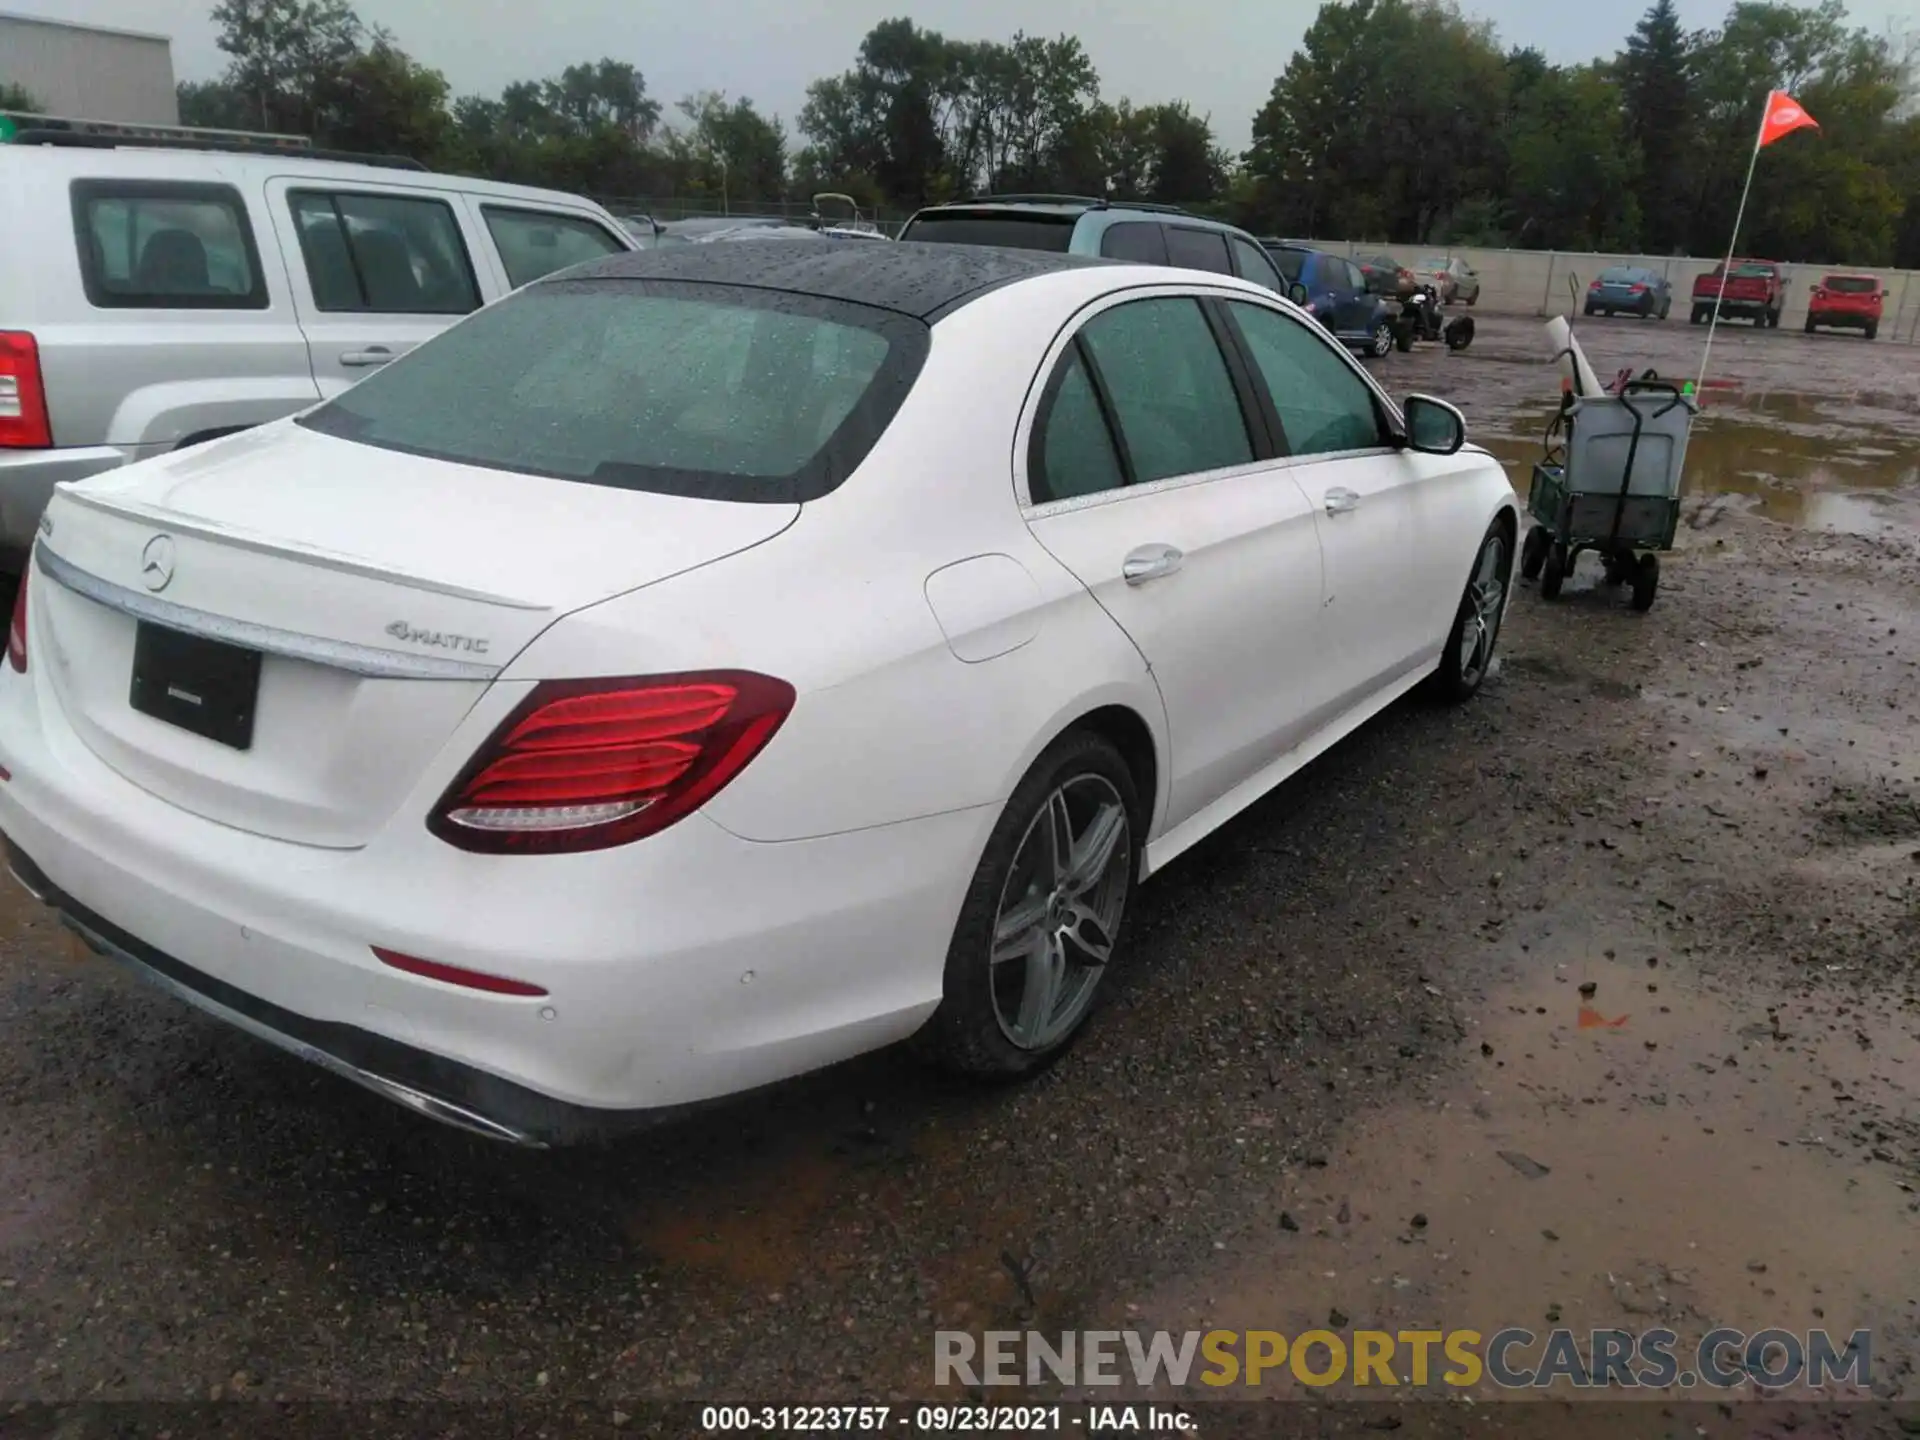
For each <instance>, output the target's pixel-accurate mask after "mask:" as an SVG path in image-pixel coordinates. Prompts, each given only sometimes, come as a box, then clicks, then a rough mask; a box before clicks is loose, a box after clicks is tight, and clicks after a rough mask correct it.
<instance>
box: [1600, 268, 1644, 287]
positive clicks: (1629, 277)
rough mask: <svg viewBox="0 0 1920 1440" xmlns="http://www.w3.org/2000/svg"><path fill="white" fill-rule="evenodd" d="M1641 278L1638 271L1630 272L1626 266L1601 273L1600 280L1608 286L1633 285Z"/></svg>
mask: <svg viewBox="0 0 1920 1440" xmlns="http://www.w3.org/2000/svg"><path fill="white" fill-rule="evenodd" d="M1639 278H1640V272H1639V271H1638V270H1629V269H1628V268H1627V267H1626V266H1624V265H1616V266H1614V267H1613V268H1612V269H1611V270H1602V271H1601V272H1600V279H1601V280H1602V281H1603V282H1604V283H1606V284H1608V285H1631V284H1632V283H1633V282H1634V281H1636V280H1638V279H1639Z"/></svg>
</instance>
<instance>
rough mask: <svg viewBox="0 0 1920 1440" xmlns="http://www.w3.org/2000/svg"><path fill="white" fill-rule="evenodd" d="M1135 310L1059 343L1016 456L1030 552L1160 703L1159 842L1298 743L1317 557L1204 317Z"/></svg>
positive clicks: (1166, 309) (1161, 308)
mask: <svg viewBox="0 0 1920 1440" xmlns="http://www.w3.org/2000/svg"><path fill="white" fill-rule="evenodd" d="M1222 249H1223V252H1224V246H1223V247H1222ZM1139 295H1140V292H1138V291H1134V292H1128V295H1127V297H1124V298H1117V299H1116V300H1110V301H1108V302H1105V303H1104V304H1102V305H1101V306H1100V307H1098V308H1097V309H1096V310H1094V311H1093V313H1091V314H1090V315H1089V316H1087V318H1086V319H1085V320H1084V322H1083V323H1082V324H1081V325H1080V326H1079V327H1078V330H1077V332H1076V334H1074V335H1073V336H1071V337H1069V338H1067V339H1065V340H1063V342H1062V347H1063V348H1062V349H1061V350H1059V351H1058V352H1056V357H1055V359H1054V360H1053V361H1052V362H1051V367H1052V368H1051V369H1050V371H1049V372H1048V373H1049V378H1048V380H1047V383H1046V385H1045V387H1044V389H1043V390H1042V392H1041V396H1040V400H1039V403H1038V406H1037V409H1036V412H1035V414H1034V418H1033V420H1032V421H1031V423H1030V426H1029V427H1028V429H1027V430H1026V431H1025V434H1026V435H1027V437H1028V439H1027V443H1026V444H1025V445H1024V446H1023V447H1022V449H1021V451H1020V453H1021V454H1023V455H1024V456H1025V457H1026V470H1027V487H1028V495H1029V499H1030V500H1031V501H1032V502H1033V508H1032V509H1030V510H1029V512H1028V521H1029V524H1030V525H1031V526H1032V529H1033V533H1034V535H1035V537H1036V538H1037V539H1038V540H1039V541H1040V543H1041V544H1042V545H1044V546H1045V547H1046V548H1047V549H1048V550H1049V551H1050V552H1051V553H1052V554H1053V555H1054V556H1055V557H1056V558H1057V559H1058V560H1059V561H1060V562H1061V564H1063V565H1065V566H1066V567H1067V569H1069V570H1071V571H1072V572H1073V573H1074V575H1076V576H1077V577H1078V578H1079V579H1080V581H1081V583H1082V584H1084V585H1085V586H1086V587H1087V588H1088V590H1090V591H1091V592H1092V593H1093V596H1094V598H1095V599H1096V600H1098V601H1099V602H1100V604H1101V605H1102V606H1103V607H1104V608H1105V609H1106V611H1107V613H1108V614H1110V615H1111V616H1113V618H1114V620H1115V621H1116V622H1117V623H1118V624H1119V625H1120V627H1121V628H1122V629H1123V630H1125V631H1126V632H1127V634H1128V636H1129V637H1130V638H1131V639H1132V640H1133V642H1134V644H1135V645H1136V646H1138V647H1139V649H1140V652H1141V653H1142V654H1143V655H1144V656H1145V657H1146V661H1147V664H1148V666H1149V667H1150V668H1151V670H1152V672H1153V677H1154V680H1155V682H1156V683H1157V684H1158V685H1159V687H1160V692H1161V696H1162V698H1163V699H1164V701H1165V703H1166V709H1167V718H1168V724H1169V733H1170V736H1171V744H1172V754H1171V757H1170V799H1169V809H1168V814H1167V824H1168V826H1169V827H1171V826H1175V825H1179V824H1180V823H1182V822H1183V821H1185V820H1187V819H1190V818H1191V817H1192V816H1193V815H1195V814H1196V813H1198V812H1199V811H1201V810H1203V809H1205V808H1206V806H1208V805H1209V804H1211V803H1213V802H1214V801H1216V800H1218V799H1220V798H1221V797H1222V796H1224V795H1225V794H1226V793H1227V792H1228V791H1230V790H1232V789H1233V788H1234V787H1235V786H1237V785H1239V784H1240V783H1241V782H1242V781H1244V780H1246V779H1248V778H1249V777H1250V776H1252V775H1254V774H1256V773H1257V772H1258V771H1260V770H1261V769H1262V768H1264V767H1265V766H1266V765H1267V764H1269V763H1270V762H1272V761H1274V760H1276V759H1278V758H1279V757H1280V756H1281V755H1283V754H1284V753H1285V752H1286V751H1287V750H1288V749H1290V748H1292V746H1293V745H1294V744H1296V743H1298V741H1299V740H1301V739H1303V738H1304V737H1305V735H1306V734H1307V733H1308V731H1309V729H1310V725H1311V721H1312V719H1313V717H1314V714H1315V711H1316V708H1317V706H1316V699H1317V696H1318V693H1319V691H1318V687H1319V677H1320V674H1321V669H1320V665H1319V660H1320V655H1319V651H1318V649H1317V646H1318V643H1319V639H1320V623H1319V620H1320V549H1319V542H1318V540H1317V539H1316V537H1315V534H1314V522H1313V514H1312V509H1311V507H1310V506H1309V505H1308V503H1307V497H1306V496H1305V495H1304V494H1303V493H1302V492H1301V490H1300V487H1299V486H1298V485H1297V484H1295V483H1294V480H1293V478H1292V476H1291V475H1290V474H1289V473H1288V471H1287V470H1286V469H1285V468H1284V467H1283V466H1276V465H1275V464H1274V462H1273V460H1272V458H1271V451H1270V443H1269V440H1268V437H1267V435H1266V431H1265V428H1264V422H1263V421H1262V420H1261V418H1260V417H1259V415H1258V413H1257V412H1256V411H1254V410H1253V409H1252V406H1251V392H1250V389H1249V387H1248V385H1247V381H1246V376H1245V372H1244V371H1243V370H1242V369H1240V368H1239V359H1238V354H1237V352H1231V351H1223V349H1222V347H1221V344H1220V340H1219V332H1218V330H1217V328H1216V325H1217V321H1216V320H1215V319H1214V318H1213V316H1212V315H1211V313H1210V311H1209V309H1208V308H1206V307H1205V306H1203V305H1202V303H1201V301H1200V300H1199V299H1197V298H1196V297H1195V296H1194V294H1192V293H1191V292H1180V291H1165V292H1160V293H1158V294H1154V293H1149V294H1148V295H1146V296H1144V297H1141V298H1133V297H1134V296H1139Z"/></svg>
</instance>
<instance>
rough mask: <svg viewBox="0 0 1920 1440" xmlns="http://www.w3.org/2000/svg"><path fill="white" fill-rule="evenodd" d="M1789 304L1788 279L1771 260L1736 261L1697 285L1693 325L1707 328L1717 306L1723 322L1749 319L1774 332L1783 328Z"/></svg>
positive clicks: (1702, 278)
mask: <svg viewBox="0 0 1920 1440" xmlns="http://www.w3.org/2000/svg"><path fill="white" fill-rule="evenodd" d="M1786 303H1787V276H1786V272H1785V271H1783V270H1782V269H1781V268H1780V267H1779V266H1778V265H1776V264H1774V263H1773V261H1771V260H1736V261H1734V262H1733V268H1732V270H1731V271H1729V270H1728V268H1727V267H1726V266H1725V265H1716V266H1714V267H1713V270H1712V271H1711V272H1710V273H1708V274H1706V275H1702V276H1701V277H1700V278H1699V279H1698V280H1695V281H1694V282H1693V323H1694V324H1696V325H1704V324H1705V323H1706V322H1707V319H1708V318H1709V317H1710V316H1711V315H1712V314H1713V312H1714V309H1715V307H1716V306H1717V307H1718V308H1719V311H1720V318H1721V319H1722V320H1728V319H1746V320H1751V321H1753V323H1754V324H1756V325H1765V326H1766V327H1767V328H1768V329H1770V330H1777V329H1779V328H1780V312H1781V311H1782V310H1783V309H1785V308H1786Z"/></svg>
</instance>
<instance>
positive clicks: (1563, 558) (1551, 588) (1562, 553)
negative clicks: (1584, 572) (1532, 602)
mask: <svg viewBox="0 0 1920 1440" xmlns="http://www.w3.org/2000/svg"><path fill="white" fill-rule="evenodd" d="M1572 568H1573V567H1572V566H1571V565H1569V564H1568V563H1567V552H1566V548H1565V547H1564V546H1561V545H1553V546H1550V547H1549V548H1548V550H1547V563H1546V564H1545V565H1543V566H1541V567H1540V598H1541V599H1542V600H1558V599H1559V598H1560V587H1561V586H1563V585H1565V584H1566V583H1567V571H1568V570H1570V569H1572Z"/></svg>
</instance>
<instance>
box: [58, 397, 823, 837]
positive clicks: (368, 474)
mask: <svg viewBox="0 0 1920 1440" xmlns="http://www.w3.org/2000/svg"><path fill="white" fill-rule="evenodd" d="M269 452H270V456H271V465H270V467H269V466H267V465H263V464H262V457H263V454H264V453H269ZM798 513H799V507H798V505H795V504H789V503H740V502H726V501H712V500H698V499H691V498H686V497H682V496H673V495H663V494H657V493H652V492H643V491H636V490H629V489H621V488H615V487H611V486H601V485H582V484H575V483H572V482H569V481H564V480H557V479H546V478H541V477H534V476H528V475H524V474H519V473H514V472H509V471H504V470H494V469H487V468H482V467H477V466H468V465H461V464H457V463H452V462H448V461H443V460H429V459H424V458H420V457H416V456H410V455H404V454H399V453H396V452H393V451H389V450H375V449H372V448H370V447H366V446H362V445H358V444H355V443H353V442H351V441H346V440H341V439H337V438H333V437H330V436H326V435H322V434H319V433H316V432H314V431H311V430H307V429H304V428H301V427H298V426H294V425H292V424H291V423H283V424H279V425H275V426H272V427H268V428H267V429H264V430H259V431H253V432H249V433H247V434H244V435H239V436H235V437H232V438H231V439H228V440H224V441H218V442H215V443H213V444H211V445H207V446H203V447H200V448H199V449H197V450H192V451H185V452H181V453H180V454H179V455H177V456H173V457H168V458H167V459H165V460H162V461H157V462H153V463H150V464H147V465H141V466H136V467H130V468H129V469H127V470H124V471H120V472H117V473H115V474H113V475H110V476H104V477H101V478H99V479H96V480H93V481H89V482H87V483H86V484H85V485H83V486H78V487H62V489H61V491H60V492H59V493H58V494H57V495H56V496H55V498H54V501H53V503H52V505H51V506H50V507H49V509H48V512H47V516H46V521H45V523H44V525H43V527H42V535H41V540H40V556H39V559H38V562H37V566H36V568H37V572H38V573H36V575H35V577H34V600H33V604H34V609H33V612H32V613H33V616H34V625H35V632H36V641H37V642H40V645H39V648H38V649H37V650H36V651H35V653H34V655H33V659H32V661H31V663H32V664H34V665H39V666H44V667H45V669H44V672H43V674H44V675H45V677H46V679H45V683H47V684H49V685H50V686H51V687H52V690H53V692H54V694H55V696H56V697H57V700H58V703H59V704H60V706H61V708H62V709H63V711H64V712H65V714H66V715H67V717H68V719H69V720H70V722H71V723H72V725H73V727H74V729H75V731H76V732H77V733H78V734H79V736H80V738H81V739H82V740H83V741H84V742H85V744H86V745H87V746H88V748H89V749H91V750H92V751H93V752H94V753H95V754H96V755H98V756H99V757H100V758H101V759H102V760H103V761H105V762H106V763H107V764H108V765H110V766H111V767H112V768H113V769H115V770H116V771H118V772H119V773H120V774H121V775H123V776H125V777H126V778H127V779H128V780H130V781H132V782H133V783H135V784H136V785H139V786H140V787H142V788H143V789H146V790H148V791H150V792H151V793H153V794H155V795H157V796H159V797H161V798H162V799H165V800H167V801H169V802H170V803H172V804H175V805H178V806H179V807H180V808H182V809H185V810H188V811H191V812H193V813H195V814H198V815H203V816H205V817H207V818H209V819H212V820H217V821H220V822H221V823H224V824H228V825H232V826H234V827H236V828H239V829H242V830H247V831H251V832H254V833H257V834H262V835H270V836H273V837H275V838H278V839H283V840H290V841H296V842H300V843H306V844H312V845H321V846H332V847H353V846H357V845H361V844H364V843H366V841H367V840H368V839H370V838H371V837H372V835H373V834H374V833H375V832H376V831H377V830H378V829H379V828H380V827H381V826H382V825H383V824H384V823H386V821H387V820H388V819H389V818H390V817H391V816H392V814H393V812H394V811H395V809H396V808H397V807H398V805H399V803H400V802H401V800H402V799H404V797H405V796H406V795H407V794H408V793H409V792H410V791H411V790H412V788H413V786H414V784H415V783H416V782H417V781H418V779H419V777H420V775H421V773H422V772H423V771H424V769H425V768H426V767H427V766H428V765H429V764H430V763H431V762H432V760H433V759H434V757H435V756H436V755H437V754H438V752H439V751H440V749H441V748H442V747H443V746H444V745H445V743H446V741H447V738H448V736H449V735H450V734H451V733H452V731H453V730H454V728H455V726H457V725H458V724H459V722H460V720H461V719H462V717H464V716H465V715H466V713H467V711H468V710H469V709H470V708H471V707H472V705H473V704H474V702H475V701H476V700H478V699H479V697H480V695H481V694H482V693H483V692H484V691H485V690H486V688H487V686H488V685H489V684H490V683H491V682H492V680H493V678H494V676H495V675H496V674H498V672H499V671H500V670H501V669H503V668H504V667H505V666H506V665H507V664H508V663H509V662H510V661H511V660H512V659H513V657H514V656H515V655H516V654H517V653H518V652H519V651H520V650H522V649H523V648H524V647H525V646H526V645H527V644H528V642H530V641H531V640H532V639H533V638H534V637H535V636H536V635H538V634H539V633H540V632H541V631H542V630H544V629H545V628H546V627H547V626H548V625H550V624H551V623H552V622H553V621H554V620H556V619H557V618H559V617H560V616H561V615H564V614H566V613H568V612H569V611H572V610H575V609H578V608H580V607H582V606H585V605H589V604H593V603H595V602H597V601H600V600H604V599H607V598H609V597H611V596H613V595H617V594H620V593H623V592H625V591H628V590H632V589H635V588H638V587H640V586H644V585H648V584H651V583H654V582H655V581H659V580H663V579H666V578H667V577H669V576H671V575H675V574H678V573H681V572H684V571H686V570H689V569H693V568H695V567H697V566H700V565H704V564H708V563H710V562H712V561H715V560H719V559H721V558H723V557H725V556H728V555H732V554H735V553H738V552H739V551H741V550H744V549H748V548H750V547H752V546H754V545H758V544H760V543H762V542H764V541H766V540H768V539H770V538H772V537H773V536H774V535H777V534H778V533H779V532H780V531H782V530H783V529H785V528H786V527H787V526H788V525H790V524H791V523H792V522H793V520H794V518H795V517H796V516H797V515H798ZM182 634H186V635H188V636H190V637H192V638H191V639H189V640H186V641H182V640H180V639H179V636H180V635H182ZM249 655H252V656H258V657H259V658H258V659H257V661H253V660H247V659H245V658H244V657H247V656H249ZM637 658H638V660H639V663H642V664H644V657H637ZM136 662H138V664H136ZM248 665H257V680H256V681H252V682H250V681H249V679H248V676H247V675H246V674H245V673H240V672H244V671H245V669H246V667H247V666H248ZM236 666H237V667H238V670H237V671H236V669H235V667H236ZM136 669H138V671H139V678H138V680H136ZM530 678H539V677H530ZM250 683H251V684H253V685H256V686H257V689H249V684H250ZM241 711H244V712H246V713H245V715H244V724H241V725H240V728H239V729H238V730H236V729H235V728H234V727H235V725H236V724H239V720H238V719H237V718H236V717H238V716H239V712H241ZM216 733H217V734H221V735H224V737H225V738H224V739H221V738H211V737H212V735H214V734H216ZM241 741H244V743H239V742H241Z"/></svg>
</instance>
